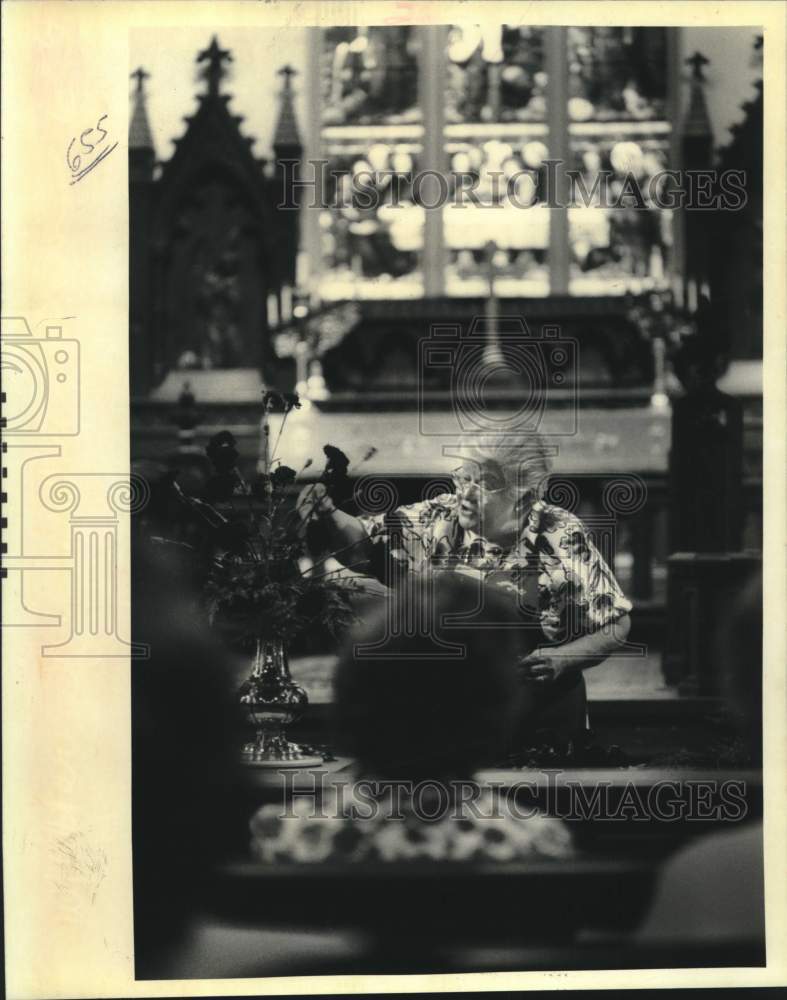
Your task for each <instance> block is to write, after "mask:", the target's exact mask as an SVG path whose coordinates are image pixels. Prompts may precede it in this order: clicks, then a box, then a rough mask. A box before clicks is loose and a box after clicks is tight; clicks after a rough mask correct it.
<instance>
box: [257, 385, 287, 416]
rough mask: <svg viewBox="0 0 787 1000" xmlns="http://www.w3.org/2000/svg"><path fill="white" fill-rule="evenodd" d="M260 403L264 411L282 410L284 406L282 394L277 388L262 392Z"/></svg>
mask: <svg viewBox="0 0 787 1000" xmlns="http://www.w3.org/2000/svg"><path fill="white" fill-rule="evenodd" d="M262 405H263V408H264V409H265V412H266V413H272V412H273V411H274V410H278V409H282V410H283V409H284V408H285V401H284V396H282V394H281V393H280V392H279V391H278V389H266V390H265V392H264V393H263V394H262Z"/></svg>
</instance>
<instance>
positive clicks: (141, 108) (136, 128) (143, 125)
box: [128, 66, 155, 152]
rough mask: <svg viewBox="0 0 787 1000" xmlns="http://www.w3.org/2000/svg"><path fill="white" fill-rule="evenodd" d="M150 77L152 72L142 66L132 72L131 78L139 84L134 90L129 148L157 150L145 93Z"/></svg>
mask: <svg viewBox="0 0 787 1000" xmlns="http://www.w3.org/2000/svg"><path fill="white" fill-rule="evenodd" d="M149 78H150V73H148V72H146V71H145V70H144V69H143V68H142V67H141V66H140V67H139V69H137V70H135V71H134V72H133V73H132V74H131V79H132V80H135V81H136V84H137V85H136V89H135V90H134V109H133V111H132V112H131V124H130V125H129V129H128V148H129V149H143V150H149V151H150V152H155V149H154V146H153V134H152V132H151V131H150V123H149V122H148V112H147V106H146V96H147V95H146V94H145V80H147V79H149Z"/></svg>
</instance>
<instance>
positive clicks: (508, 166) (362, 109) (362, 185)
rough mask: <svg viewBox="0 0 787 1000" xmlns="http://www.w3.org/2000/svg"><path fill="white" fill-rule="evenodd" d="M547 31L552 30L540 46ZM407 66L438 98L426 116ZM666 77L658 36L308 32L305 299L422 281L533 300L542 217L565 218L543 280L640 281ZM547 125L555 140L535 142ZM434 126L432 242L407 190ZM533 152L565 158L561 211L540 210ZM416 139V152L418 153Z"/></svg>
mask: <svg viewBox="0 0 787 1000" xmlns="http://www.w3.org/2000/svg"><path fill="white" fill-rule="evenodd" d="M558 31H559V32H560V33H561V34H560V37H561V38H562V39H563V40H562V41H559V42H556V41H555V39H556V38H558V35H557V34H556V32H558ZM425 32H440V33H441V34H440V36H439V37H440V39H441V41H440V43H439V45H440V48H439V58H438V59H436V61H435V64H434V65H433V63H432V57H431V56H429V65H428V67H427V66H426V65H425V64H424V62H423V60H424V56H425V53H426V52H427V51H428V50H427V49H426V48H424V45H425V44H426V43H425V42H424V38H425V37H427V36H426V35H425V34H424V33H425ZM550 32H551V33H552V34H549V33H550ZM550 39H551V41H550ZM431 44H432V43H431V42H429V45H431ZM548 45H549V46H551V48H550V49H549V51H550V53H551V54H550V56H549V59H551V60H552V61H551V62H550V63H549V65H548V59H547V49H548ZM556 45H560V46H562V49H560V52H561V53H562V55H561V58H562V60H563V62H562V64H561V62H560V60H558V62H557V65H558V66H561V65H562V73H563V74H565V76H564V79H565V78H567V81H568V91H567V103H566V105H565V106H564V107H563V109H562V112H561V114H558V115H556V114H555V105H554V100H555V98H554V93H555V92H556V91H555V89H554V87H553V88H552V91H550V81H549V66H551V67H552V68H553V70H555V67H556V62H555V46H556ZM423 72H428V73H429V77H428V78H427V82H428V83H429V84H430V85H431V86H432V87H434V86H435V82H434V81H435V80H437V81H439V87H440V88H441V90H440V92H441V93H442V94H443V95H444V100H443V104H442V108H441V110H439V111H437V112H435V111H434V110H433V111H430V112H428V114H429V121H425V120H424V114H425V113H426V112H425V110H424V109H425V108H427V109H428V107H429V103H428V101H426V100H425V96H424V95H425V86H424V83H425V81H424V79H423V78H422V77H421V76H420V74H421V73H423ZM555 72H557V70H555ZM667 76H668V73H667V29H663V28H622V27H621V28H616V27H592V28H591V27H569V28H567V29H553V28H544V27H535V26H528V25H510V24H498V25H490V24H485V25H483V26H481V25H474V24H469V23H462V24H454V25H450V26H430V27H425V28H419V27H414V26H381V27H358V28H348V27H341V28H339V27H337V28H330V29H326V30H325V31H323V32H322V36H321V43H320V88H321V95H322V102H321V116H322V117H321V122H322V127H321V143H322V155H323V157H324V158H325V159H326V160H327V161H328V162H327V172H328V175H329V179H328V181H327V192H326V193H327V195H328V204H329V207H326V208H323V209H322V211H321V214H320V226H319V231H320V240H321V243H320V253H321V258H322V262H323V277H322V279H321V282H320V290H321V294H322V297H323V298H333V299H337V298H405V297H406V298H412V297H418V296H422V295H423V294H424V288H425V287H427V285H428V286H429V287H431V288H432V289H434V287H435V280H434V275H435V274H437V275H438V278H437V282H436V284H437V288H438V291H439V292H441V293H444V294H447V295H450V296H473V297H483V296H485V295H487V294H489V292H490V289H491V287H492V286H491V285H490V282H493V284H494V291H495V293H496V294H497V295H498V296H501V297H506V296H511V297H515V296H543V295H548V294H549V293H550V291H555V278H554V277H553V275H554V274H555V273H558V272H556V271H555V266H556V265H555V263H554V260H553V259H552V257H551V253H552V250H553V247H554V245H555V244H554V240H555V235H554V234H555V227H554V226H553V224H552V223H553V222H554V220H553V219H552V218H551V216H552V214H553V213H554V212H555V211H558V212H560V211H565V214H566V216H567V226H568V251H566V244H565V228H563V230H562V232H563V237H562V240H563V242H562V246H563V251H562V253H563V258H562V260H563V264H562V265H561V266H562V268H563V270H562V271H560V272H559V273H560V274H562V278H561V279H560V281H559V282H558V286H559V287H562V288H565V280H566V277H565V275H566V269H568V291H569V293H570V294H573V295H607V294H623V293H625V292H626V291H632V290H643V289H644V288H649V287H656V286H658V285H659V284H661V283H662V282H664V281H665V276H664V272H665V269H666V266H667V260H668V258H669V253H670V246H671V239H672V236H671V219H670V217H669V213H668V212H666V211H665V210H662V209H659V208H658V207H657V206H656V204H655V197H654V196H655V193H656V191H657V190H658V188H659V185H660V184H661V183H662V181H660V180H659V175H660V173H661V172H662V171H664V170H666V169H667V168H668V167H669V166H670V164H669V147H670V136H671V122H670V121H669V118H668V112H667V106H668V104H667V87H666V80H667ZM563 92H565V91H563ZM551 94H552V96H550V95H551ZM550 101H552V103H551V105H550ZM433 107H434V105H432V108H433ZM550 107H551V108H552V110H551V111H550ZM435 114H437V117H438V118H439V126H437V127H436V131H434V130H433V128H434V127H435V122H434V121H433V118H434V115H435ZM550 128H553V129H557V130H558V135H557V139H559V140H560V141H557V139H556V140H555V141H554V142H553V141H552V139H553V137H551V136H550ZM427 129H429V130H432V131H425V130H427ZM435 134H437V135H441V136H442V147H440V150H439V151H440V154H441V155H440V157H439V165H438V168H437V169H438V170H439V173H440V174H442V175H444V177H445V192H446V195H447V198H446V202H445V205H444V207H443V209H442V212H440V213H438V215H439V219H438V229H437V236H436V237H435V228H434V223H435V219H434V212H433V210H432V209H431V208H427V209H424V207H423V206H422V205H421V204H419V198H418V196H417V192H416V191H414V190H413V187H414V185H413V178H414V176H415V175H416V174H417V172H418V170H419V169H423V168H424V166H426V167H427V168H428V169H432V170H434V169H435V159H434V148H435V147H434V144H433V143H432V145H431V147H430V146H429V143H426V144H425V139H424V137H425V135H426V137H427V138H429V139H431V137H432V136H434V135H435ZM550 147H553V148H559V149H568V150H569V153H568V158H569V162H568V164H566V165H562V164H561V166H560V167H559V168H558V169H560V170H563V169H568V170H569V171H570V172H571V181H570V185H569V192H570V198H569V203H568V206H567V207H565V208H558V209H555V208H554V205H553V203H552V202H550V193H551V192H550V188H549V182H548V181H549V178H548V177H547V173H548V172H549V171H550V170H554V168H550V167H549V166H548V164H547V162H546V161H548V160H549V149H550ZM425 148H426V149H427V150H429V149H430V148H431V150H432V152H431V154H430V155H431V160H429V161H428V162H427V161H426V160H425V154H424V150H425ZM372 175H375V176H374V178H373V177H372ZM381 175H382V179H381ZM385 175H387V177H386V176H385ZM632 184H633V185H634V188H632ZM604 199H606V200H605V201H604V204H602V200H604ZM427 213H429V216H428V217H427ZM425 228H426V229H428V232H429V233H430V234H431V235H430V237H429V240H430V241H431V242H427V245H428V246H430V248H434V246H435V245H437V246H438V247H439V248H440V251H441V253H440V255H439V261H438V262H437V263H435V260H436V258H433V255H432V252H431V250H430V253H429V254H428V257H429V259H428V260H424V253H423V247H424V239H425ZM558 228H559V227H558ZM435 239H436V240H437V243H435ZM566 252H568V254H569V256H570V260H568V261H567V260H566ZM424 268H426V269H427V274H426V278H427V280H426V281H425V277H424ZM430 269H431V270H430ZM561 283H562V284H561ZM430 294H431V293H430Z"/></svg>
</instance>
